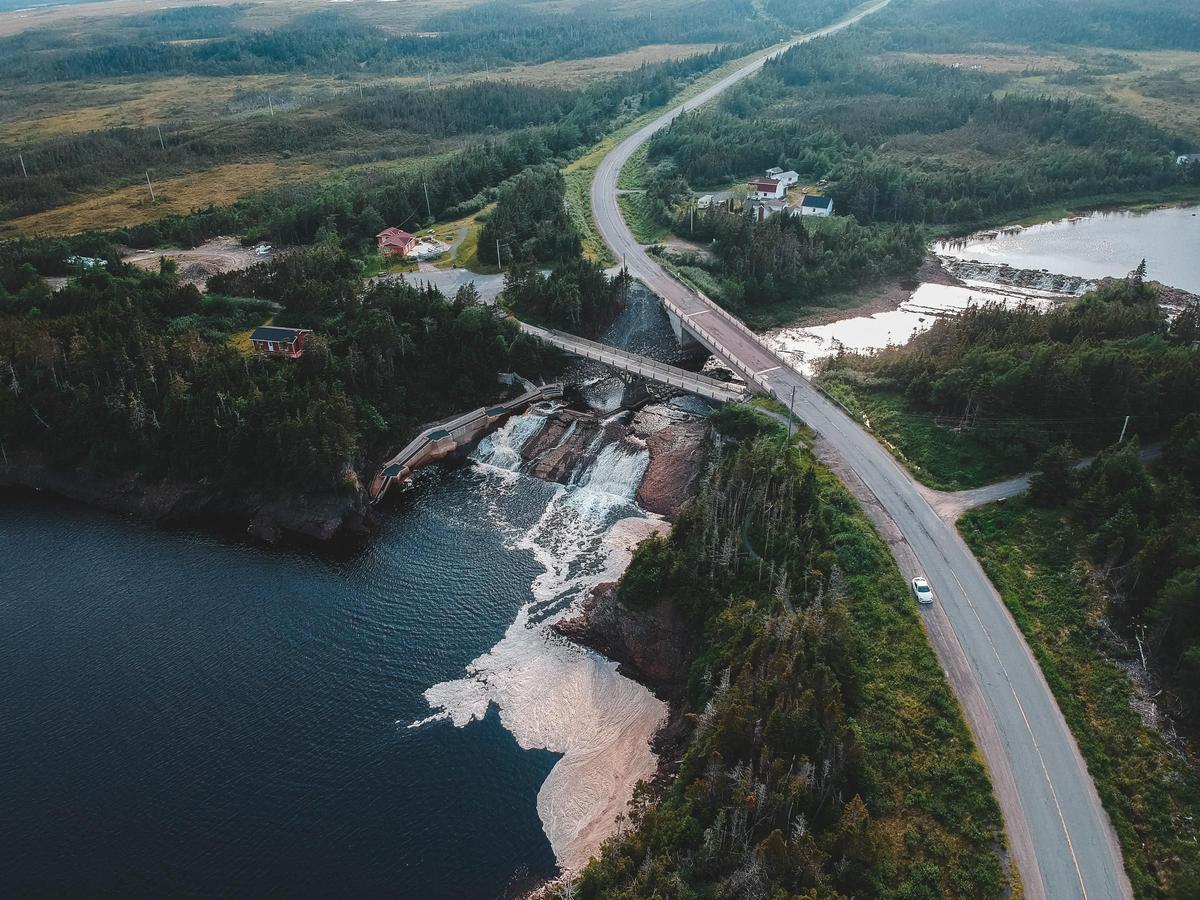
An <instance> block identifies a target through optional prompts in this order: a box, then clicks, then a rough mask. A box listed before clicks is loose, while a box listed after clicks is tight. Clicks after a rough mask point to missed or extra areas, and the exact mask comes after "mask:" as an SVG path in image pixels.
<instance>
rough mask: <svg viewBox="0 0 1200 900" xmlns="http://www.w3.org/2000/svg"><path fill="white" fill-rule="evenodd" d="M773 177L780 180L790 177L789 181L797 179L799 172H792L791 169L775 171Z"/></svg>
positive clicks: (798, 178)
mask: <svg viewBox="0 0 1200 900" xmlns="http://www.w3.org/2000/svg"><path fill="white" fill-rule="evenodd" d="M775 177H776V178H778V179H779V180H780V181H783V179H785V178H787V179H790V180H791V181H799V180H800V173H799V172H793V171H792V170H791V169H788V170H787V171H786V172H776V173H775Z"/></svg>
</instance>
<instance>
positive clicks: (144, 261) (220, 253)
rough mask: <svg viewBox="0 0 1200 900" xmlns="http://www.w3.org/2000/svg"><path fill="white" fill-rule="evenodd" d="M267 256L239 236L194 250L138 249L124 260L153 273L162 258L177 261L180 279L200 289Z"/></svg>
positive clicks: (221, 238) (203, 245) (208, 243)
mask: <svg viewBox="0 0 1200 900" xmlns="http://www.w3.org/2000/svg"><path fill="white" fill-rule="evenodd" d="M267 258H268V257H266V256H259V255H258V254H256V253H255V252H254V248H253V247H243V246H242V244H241V242H240V241H239V240H238V239H237V238H235V237H218V238H213V239H212V240H211V241H206V242H205V243H203V244H200V245H199V246H197V247H193V248H192V249H191V250H174V249H170V248H168V249H166V250H135V251H134V252H132V253H130V254H129V255H128V256H125V257H122V259H123V261H124V262H127V263H133V264H134V265H135V266H137V267H138V268H140V269H148V270H150V271H152V272H153V271H155V270H157V269H158V261H159V260H160V259H170V260H174V261H175V263H176V264H177V265H178V266H179V280H180V281H181V282H182V283H184V284H194V285H196V287H198V288H200V290H204V284H205V282H206V281H208V279H209V278H210V277H211V276H213V275H217V274H219V273H221V272H233V271H236V270H237V269H246V268H249V267H250V266H252V265H254V264H255V263H260V262H262V261H263V260H264V259H267Z"/></svg>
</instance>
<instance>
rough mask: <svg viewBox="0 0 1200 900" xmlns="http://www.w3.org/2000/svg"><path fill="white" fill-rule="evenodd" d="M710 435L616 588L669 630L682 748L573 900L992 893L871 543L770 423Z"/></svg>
mask: <svg viewBox="0 0 1200 900" xmlns="http://www.w3.org/2000/svg"><path fill="white" fill-rule="evenodd" d="M715 424H716V426H717V427H718V428H719V429H721V430H722V431H723V432H725V433H726V434H730V435H739V436H741V437H742V445H741V447H740V448H738V449H735V450H734V451H733V452H731V453H729V454H728V455H726V456H725V457H724V458H722V459H719V460H718V461H717V462H716V463H715V464H714V465H713V467H712V471H711V473H710V475H709V476H708V478H707V480H706V482H705V484H704V486H703V488H702V490H701V492H700V493H699V495H698V496H697V498H696V499H695V500H694V501H693V502H692V504H691V505H690V506H689V507H688V508H687V509H686V510H685V512H684V513H683V515H682V516H681V517H680V519H679V521H678V522H677V523H676V525H675V528H674V530H673V531H672V533H671V536H670V538H669V539H667V540H663V539H655V540H651V541H648V542H646V543H644V544H642V545H641V546H640V547H639V548H638V550H637V552H636V553H635V555H634V559H633V562H632V564H631V565H630V567H629V569H628V571H627V572H626V573H625V575H624V577H623V578H622V580H621V582H620V585H619V596H620V598H621V601H622V602H623V603H624V604H626V605H627V606H630V607H633V608H639V607H644V606H648V605H653V604H658V603H661V602H664V601H666V602H669V603H670V604H671V605H672V606H673V607H674V608H675V609H676V610H678V612H679V613H680V614H681V616H682V617H683V619H684V620H685V621H686V622H687V624H688V627H689V629H690V634H691V635H692V642H693V648H694V662H693V664H692V666H691V670H690V680H689V682H688V690H687V698H686V701H685V710H686V716H685V719H686V721H688V722H689V723H690V738H689V739H688V741H687V746H686V750H685V752H684V753H683V756H682V760H681V761H680V763H679V771H678V774H677V775H676V777H675V778H674V780H673V781H672V782H671V783H670V785H669V787H667V788H665V793H664V795H663V796H662V797H661V798H658V801H657V802H655V799H656V798H655V796H654V794H653V792H652V791H651V790H649V789H639V790H638V791H637V792H635V796H634V801H633V803H632V805H631V811H630V814H629V827H628V828H626V829H624V830H623V831H622V832H621V833H620V834H618V836H617V837H616V838H614V839H612V840H611V841H609V842H608V843H607V844H606V845H605V847H604V849H603V852H602V855H601V857H600V859H598V860H596V861H594V862H593V863H592V864H591V865H590V866H589V867H588V868H587V869H585V870H584V872H583V874H582V876H581V878H580V879H579V881H578V884H577V887H578V894H579V896H581V897H584V898H587V900H601V898H604V900H617V898H635V897H669V898H689V897H764V898H765V897H777V898H783V897H823V898H830V900H833V898H842V897H873V898H891V897H895V898H900V897H937V896H956V897H975V898H987V897H1000V896H1003V895H1004V890H1005V880H1006V876H1005V874H1002V872H1001V868H1000V864H999V858H998V856H997V853H996V847H997V842H998V841H1000V840H1001V837H1000V835H1001V832H1000V816H999V812H998V809H997V807H996V805H995V801H994V800H993V798H992V795H991V791H990V787H989V785H988V782H987V778H986V775H985V774H984V772H983V769H982V767H981V766H980V765H979V763H978V761H977V760H976V759H975V758H974V756H973V746H972V743H971V739H970V736H969V734H968V732H967V730H966V727H965V726H964V724H963V723H962V720H961V718H960V717H959V713H958V708H957V705H956V704H955V703H954V701H953V699H952V698H951V697H950V695H949V693H948V689H947V687H946V685H945V682H944V681H943V679H942V674H941V671H940V669H939V668H938V666H937V664H936V663H935V662H934V659H933V656H932V652H931V651H930V650H929V647H928V645H927V644H926V643H925V640H924V638H923V636H922V633H921V629H920V625H919V624H918V622H917V619H916V616H915V614H914V613H913V610H912V605H911V604H912V601H911V599H910V598H908V597H907V596H906V594H905V592H904V590H903V586H902V581H901V579H900V578H899V577H898V575H897V574H896V572H895V568H894V565H893V564H892V562H891V559H890V556H889V555H888V551H887V548H886V547H885V545H884V544H883V543H882V541H880V539H879V538H878V536H877V535H876V534H875V533H874V532H873V531H872V530H871V529H870V527H869V526H868V525H866V523H865V522H864V521H863V520H862V519H861V518H860V513H858V512H857V510H856V507H855V505H854V503H853V501H852V500H851V499H850V498H849V496H848V495H847V494H846V493H845V491H844V489H843V488H842V487H841V486H840V485H839V484H837V483H836V482H835V481H834V480H833V479H832V477H831V476H830V475H829V474H828V473H827V472H823V471H821V470H819V469H818V468H817V466H816V464H815V462H814V461H813V460H812V458H811V457H810V456H808V455H807V454H806V453H803V452H801V451H798V450H797V449H796V448H795V447H792V448H790V449H788V450H784V449H783V443H784V440H783V439H784V436H783V434H782V429H781V428H779V427H778V426H773V423H765V422H764V420H763V419H762V417H761V416H759V415H755V414H754V413H751V412H749V411H748V410H746V409H745V408H742V409H738V408H732V409H726V410H724V411H722V412H721V413H719V414H717V415H716V419H715Z"/></svg>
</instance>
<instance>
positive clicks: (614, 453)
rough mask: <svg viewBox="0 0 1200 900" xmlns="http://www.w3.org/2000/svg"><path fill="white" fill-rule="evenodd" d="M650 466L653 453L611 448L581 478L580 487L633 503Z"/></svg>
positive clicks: (617, 444) (606, 449) (616, 445)
mask: <svg viewBox="0 0 1200 900" xmlns="http://www.w3.org/2000/svg"><path fill="white" fill-rule="evenodd" d="M649 465H650V453H649V452H648V451H646V450H642V449H633V448H628V447H625V446H623V445H622V444H620V443H614V444H608V445H607V446H606V447H605V448H604V449H603V450H601V451H600V455H599V456H597V457H596V461H595V462H593V463H592V464H591V466H589V467H588V468H587V470H585V471H584V473H583V474H582V475H581V476H580V478H579V482H578V484H579V486H580V487H581V488H585V489H587V490H589V491H593V492H597V493H601V494H607V495H608V496H610V497H617V498H619V499H621V500H632V499H633V498H634V495H635V494H637V489H638V487H639V486H640V485H641V483H642V476H643V475H645V474H646V467H647V466H649Z"/></svg>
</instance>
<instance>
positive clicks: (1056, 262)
mask: <svg viewBox="0 0 1200 900" xmlns="http://www.w3.org/2000/svg"><path fill="white" fill-rule="evenodd" d="M930 251H931V252H932V253H934V254H936V255H937V256H938V257H940V258H941V259H942V260H943V262H944V263H945V264H946V265H947V266H948V267H950V268H952V269H953V270H955V271H956V272H957V273H958V274H959V275H960V276H961V277H962V279H963V281H964V284H962V285H949V284H934V283H922V284H920V285H918V287H917V288H916V290H915V291H913V293H912V295H911V296H909V297H908V298H907V299H906V300H904V301H903V302H902V303H901V304H900V305H899V306H898V307H897V308H896V309H893V310H887V311H884V312H877V313H872V314H870V315H851V316H847V317H846V318H844V319H840V320H838V321H836V322H831V323H829V324H825V325H816V326H785V327H783V328H778V329H775V330H773V331H771V332H769V333H768V334H767V339H768V340H769V341H770V342H771V343H772V345H773V346H774V348H775V349H776V350H778V351H779V352H780V353H781V354H783V355H784V356H785V357H786V358H787V359H788V360H789V361H790V362H792V364H793V365H794V366H795V367H796V368H798V369H799V370H800V371H802V372H804V373H805V374H807V375H813V374H815V372H816V366H817V363H818V362H819V361H820V360H822V359H824V358H826V357H828V356H832V355H834V354H836V353H838V352H839V351H840V350H842V349H844V350H846V351H848V352H857V353H870V352H871V351H874V350H880V349H883V348H886V347H888V346H892V345H898V344H904V343H907V342H908V341H909V340H910V339H911V338H912V337H913V335H916V334H920V333H921V332H922V331H925V330H927V329H928V328H930V327H931V326H932V325H933V323H934V322H935V321H936V320H937V319H938V318H940V317H945V316H954V315H958V314H959V313H960V312H962V310H963V309H965V308H967V307H968V306H973V305H977V304H981V303H1002V304H1005V305H1008V306H1015V305H1019V304H1024V305H1029V306H1033V307H1035V308H1041V309H1045V308H1048V307H1049V306H1051V305H1053V304H1055V303H1059V302H1062V301H1063V300H1065V299H1069V298H1071V297H1074V296H1077V295H1079V294H1080V293H1082V292H1084V291H1086V290H1087V289H1088V288H1090V287H1091V286H1092V284H1094V282H1095V280H1096V279H1099V278H1104V277H1123V276H1125V275H1127V274H1129V272H1131V271H1132V270H1133V269H1134V268H1136V267H1137V265H1138V263H1139V262H1140V261H1141V260H1142V259H1145V260H1146V265H1147V272H1148V277H1150V278H1151V279H1154V280H1157V281H1161V282H1162V283H1164V284H1167V285H1170V286H1172V287H1177V288H1181V289H1183V290H1186V291H1191V292H1193V293H1200V206H1188V207H1167V208H1163V209H1156V210H1151V211H1149V212H1136V213H1135V212H1119V211H1118V212H1096V213H1092V214H1090V215H1088V216H1079V217H1075V218H1071V219H1060V220H1058V221H1055V222H1047V223H1044V224H1041V225H1033V226H1030V227H1028V228H1019V227H1012V228H1004V229H999V230H996V231H986V232H980V233H978V234H974V235H971V236H969V237H966V238H960V239H955V240H953V241H938V242H935V243H934V244H933V245H932V246H931V247H930ZM976 263H978V265H975V264H976ZM1000 266H1009V267H1011V268H1013V269H1022V270H1032V271H1030V272H1028V273H1027V276H1026V277H1025V278H1023V279H1021V280H1020V283H1017V284H1014V283H1012V282H1011V281H1009V280H1008V279H1006V278H1004V277H1002V276H1003V273H1000V272H998V271H997V270H998V269H999V267H1000ZM1037 270H1045V271H1044V273H1038V271H1037Z"/></svg>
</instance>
